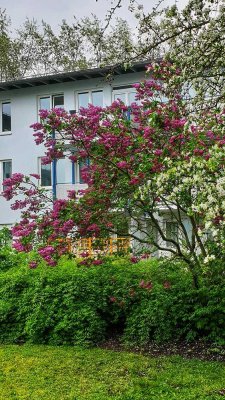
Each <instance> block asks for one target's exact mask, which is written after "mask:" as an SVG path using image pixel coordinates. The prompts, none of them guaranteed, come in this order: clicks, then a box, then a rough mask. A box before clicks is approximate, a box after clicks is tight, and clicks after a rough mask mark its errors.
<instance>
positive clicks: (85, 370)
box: [0, 345, 225, 400]
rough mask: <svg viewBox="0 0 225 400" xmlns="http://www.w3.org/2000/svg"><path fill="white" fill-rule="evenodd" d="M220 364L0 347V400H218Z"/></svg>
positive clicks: (222, 385)
mask: <svg viewBox="0 0 225 400" xmlns="http://www.w3.org/2000/svg"><path fill="white" fill-rule="evenodd" d="M222 389H225V365H224V364H221V363H217V362H207V361H199V360H186V359H182V358H181V357H178V356H172V357H160V358H151V357H147V356H142V355H137V354H132V353H126V352H114V351H108V350H101V349H90V350H89V349H87V350H83V349H79V348H74V347H53V346H52V347H51V346H36V345H35V346H32V345H24V346H12V345H8V346H3V345H2V346H0V400H3V399H4V400H11V399H16V400H20V399H27V400H66V399H70V400H110V399H115V400H147V399H149V400H160V399H163V400H189V399H196V400H197V399H198V400H201V399H206V400H216V399H218V400H219V399H220V400H221V399H222V398H223V395H221V394H219V391H221V390H222Z"/></svg>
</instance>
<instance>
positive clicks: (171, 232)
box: [166, 221, 178, 246]
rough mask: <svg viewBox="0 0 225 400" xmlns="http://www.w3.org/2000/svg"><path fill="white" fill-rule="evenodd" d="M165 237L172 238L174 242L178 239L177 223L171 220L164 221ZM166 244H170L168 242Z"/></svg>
mask: <svg viewBox="0 0 225 400" xmlns="http://www.w3.org/2000/svg"><path fill="white" fill-rule="evenodd" d="M166 237H167V239H172V240H174V241H175V242H177V241H178V223H177V222H172V221H166ZM168 246H171V244H169V243H168Z"/></svg>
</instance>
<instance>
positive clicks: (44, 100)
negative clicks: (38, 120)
mask: <svg viewBox="0 0 225 400" xmlns="http://www.w3.org/2000/svg"><path fill="white" fill-rule="evenodd" d="M50 100H51V99H50V97H49V96H48V97H40V99H39V110H50V108H51V101H50Z"/></svg>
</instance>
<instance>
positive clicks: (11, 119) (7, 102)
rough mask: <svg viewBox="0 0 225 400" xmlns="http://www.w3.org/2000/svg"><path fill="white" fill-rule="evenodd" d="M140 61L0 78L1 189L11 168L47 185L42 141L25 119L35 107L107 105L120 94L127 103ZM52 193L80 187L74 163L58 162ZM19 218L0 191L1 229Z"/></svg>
mask: <svg viewBox="0 0 225 400" xmlns="http://www.w3.org/2000/svg"><path fill="white" fill-rule="evenodd" d="M145 64H146V63H144V62H142V63H136V64H134V65H133V66H132V67H129V68H128V69H126V70H124V69H123V68H122V67H115V68H113V75H112V76H111V77H110V79H109V80H107V76H108V75H109V73H110V67H105V68H95V69H87V70H80V71H74V72H67V73H60V74H55V75H46V76H38V77H32V78H26V79H18V80H15V81H10V82H2V83H0V192H1V191H2V190H3V185H2V182H3V180H4V179H5V178H7V177H10V176H11V174H12V173H15V172H20V173H23V174H31V173H36V174H39V175H40V176H41V179H40V182H39V184H40V185H41V186H43V187H46V188H49V190H52V184H53V179H52V178H53V177H52V168H51V165H41V158H42V157H43V156H44V151H45V149H44V146H41V145H40V146H37V145H36V144H35V142H34V138H33V130H32V129H31V128H30V125H31V124H33V123H34V122H36V121H38V112H39V110H40V109H51V108H52V107H63V108H65V110H67V111H71V112H74V110H76V111H78V110H79V108H80V107H81V106H83V107H86V106H87V105H88V103H92V104H94V105H99V106H108V105H110V104H111V103H112V101H114V100H116V99H117V98H120V99H121V100H122V101H124V102H125V103H126V104H127V105H129V104H130V103H132V102H133V101H134V98H135V89H134V88H133V87H132V84H133V83H136V82H139V81H140V80H142V79H143V78H144V77H145ZM56 175H57V181H56V188H55V189H56V196H57V197H58V198H63V197H65V196H66V193H67V190H70V189H78V188H82V187H83V186H82V185H83V183H82V180H81V178H80V171H79V166H78V165H75V166H73V165H72V163H71V162H70V161H69V160H66V159H62V160H59V161H58V162H57V174H56ZM18 220H19V211H12V210H11V208H10V202H9V201H6V200H5V199H4V198H2V197H1V196H0V229H1V227H3V226H9V227H10V226H11V225H12V224H14V223H15V222H17V221H18Z"/></svg>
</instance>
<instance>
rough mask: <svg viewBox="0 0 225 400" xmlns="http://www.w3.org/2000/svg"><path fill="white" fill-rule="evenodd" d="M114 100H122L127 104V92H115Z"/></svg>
mask: <svg viewBox="0 0 225 400" xmlns="http://www.w3.org/2000/svg"><path fill="white" fill-rule="evenodd" d="M114 100H121V101H122V102H123V103H124V104H126V93H115V94H114Z"/></svg>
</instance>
